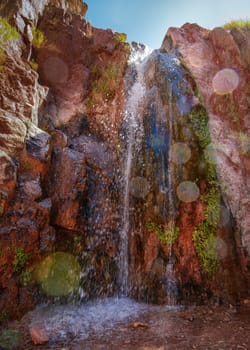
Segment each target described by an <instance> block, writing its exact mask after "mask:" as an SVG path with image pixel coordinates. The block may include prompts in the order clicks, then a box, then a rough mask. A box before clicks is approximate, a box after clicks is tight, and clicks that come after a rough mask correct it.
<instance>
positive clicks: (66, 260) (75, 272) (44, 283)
mask: <svg viewBox="0 0 250 350" xmlns="http://www.w3.org/2000/svg"><path fill="white" fill-rule="evenodd" d="M80 271H81V268H80V265H79V263H78V262H77V260H76V258H75V257H74V256H73V255H71V254H69V253H64V252H56V253H53V254H51V255H49V256H47V257H46V258H45V259H44V260H43V261H42V262H41V263H40V264H39V265H38V266H37V267H36V269H35V276H34V277H35V280H36V281H37V282H38V283H39V284H40V285H41V288H42V289H43V291H44V292H45V293H46V294H47V295H50V296H64V295H68V294H70V293H72V292H73V291H74V290H75V289H76V288H77V287H78V286H79V281H80Z"/></svg>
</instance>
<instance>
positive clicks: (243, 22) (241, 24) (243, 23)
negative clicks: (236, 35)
mask: <svg viewBox="0 0 250 350" xmlns="http://www.w3.org/2000/svg"><path fill="white" fill-rule="evenodd" d="M223 27H224V28H225V29H233V28H244V29H250V19H238V20H232V21H230V22H228V23H226V24H224V26H223Z"/></svg>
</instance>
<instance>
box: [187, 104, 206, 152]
mask: <svg viewBox="0 0 250 350" xmlns="http://www.w3.org/2000/svg"><path fill="white" fill-rule="evenodd" d="M189 120H190V122H191V126H192V129H193V131H194V133H195V135H196V137H197V139H198V142H199V145H200V146H201V148H205V147H206V146H208V145H209V144H210V143H211V138H210V132H209V127H208V115H207V112H206V110H205V109H204V108H203V107H202V106H201V105H197V106H195V107H193V108H192V110H191V112H190V113H189Z"/></svg>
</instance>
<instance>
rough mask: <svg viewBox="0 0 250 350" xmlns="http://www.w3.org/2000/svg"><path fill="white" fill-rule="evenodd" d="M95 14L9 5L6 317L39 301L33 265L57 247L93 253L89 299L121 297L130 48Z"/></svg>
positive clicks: (3, 186)
mask: <svg viewBox="0 0 250 350" xmlns="http://www.w3.org/2000/svg"><path fill="white" fill-rule="evenodd" d="M86 10H87V5H86V4H85V3H83V2H82V1H80V0H71V1H58V0H44V1H33V0H25V1H9V0H8V1H7V0H6V1H5V0H4V1H2V2H1V4H0V14H1V16H2V17H4V18H5V19H4V21H5V22H4V21H3V22H1V23H0V25H1V26H3V28H4V35H5V34H6V35H5V36H4V38H6V40H5V41H1V45H2V46H1V51H0V54H1V60H0V69H1V74H0V85H1V99H0V108H1V115H0V147H1V150H0V164H1V168H0V169H1V170H0V236H1V239H0V241H1V244H0V275H1V276H0V293H1V301H0V312H1V319H4V317H5V316H11V317H17V316H19V315H21V314H22V313H23V312H24V311H25V310H27V309H30V308H31V307H32V305H34V302H35V300H36V295H37V293H36V290H37V289H36V284H35V283H34V281H33V275H34V274H33V269H34V267H35V266H36V264H37V262H38V261H40V260H41V259H42V258H43V256H46V255H48V254H49V253H50V252H51V251H53V250H55V249H56V250H57V249H59V250H63V251H69V252H71V253H72V252H73V253H74V254H76V255H77V254H78V255H79V257H80V256H82V252H83V251H84V252H85V253H84V256H82V260H81V264H84V266H85V270H86V273H85V275H84V276H83V278H82V282H81V283H82V285H85V287H84V290H85V291H84V293H81V295H82V297H85V298H88V297H89V296H90V295H91V296H94V295H99V294H103V295H105V293H106V294H112V293H114V288H115V284H114V283H113V282H112V281H113V280H114V278H115V274H116V270H117V268H116V262H115V258H116V250H117V244H118V237H117V236H115V235H116V231H117V213H116V211H117V210H116V204H115V203H116V201H117V196H118V195H117V194H116V191H117V189H116V186H118V183H117V182H116V180H115V179H114V177H115V176H114V169H113V165H112V164H111V162H117V152H118V149H119V146H118V135H119V128H120V124H121V121H122V119H121V111H122V110H123V100H124V96H123V95H124V94H123V75H124V72H125V69H126V64H127V57H128V53H129V50H128V47H127V46H126V44H125V43H124V42H121V41H120V40H119V36H118V34H116V33H113V32H112V31H111V30H108V31H104V30H101V29H96V28H93V27H92V26H91V25H90V24H89V23H87V22H86V21H85V20H84V19H83V18H82V17H83V16H84V15H85V13H86ZM6 19H8V20H9V23H10V24H11V25H12V26H10V24H9V23H8V22H7V21H6ZM2 23H3V24H2ZM14 28H16V29H14ZM4 38H3V39H4ZM103 198H105V201H103ZM91 201H92V202H91ZM88 212H89V213H90V212H91V218H90V219H89V216H88ZM87 271H89V272H87ZM91 281H92V282H91ZM94 281H95V282H94ZM96 282H97V283H96ZM94 289H95V291H94ZM7 300H8V301H9V300H11V303H6V301H7Z"/></svg>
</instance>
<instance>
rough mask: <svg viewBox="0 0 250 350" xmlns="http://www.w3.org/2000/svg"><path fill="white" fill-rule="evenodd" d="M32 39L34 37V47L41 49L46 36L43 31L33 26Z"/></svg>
mask: <svg viewBox="0 0 250 350" xmlns="http://www.w3.org/2000/svg"><path fill="white" fill-rule="evenodd" d="M32 37H33V39H32V45H33V46H34V47H36V48H37V49H39V48H40V47H42V46H43V44H44V34H43V32H41V30H39V29H38V28H36V27H35V26H32Z"/></svg>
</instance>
